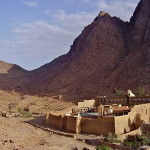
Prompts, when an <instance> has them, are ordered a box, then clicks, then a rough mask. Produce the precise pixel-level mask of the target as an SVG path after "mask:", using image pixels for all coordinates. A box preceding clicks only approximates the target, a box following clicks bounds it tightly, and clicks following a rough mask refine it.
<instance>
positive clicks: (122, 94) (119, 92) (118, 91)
mask: <svg viewBox="0 0 150 150" xmlns="http://www.w3.org/2000/svg"><path fill="white" fill-rule="evenodd" d="M116 95H117V96H124V95H125V91H123V90H116Z"/></svg>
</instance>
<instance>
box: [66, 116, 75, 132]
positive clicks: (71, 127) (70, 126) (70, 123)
mask: <svg viewBox="0 0 150 150" xmlns="http://www.w3.org/2000/svg"><path fill="white" fill-rule="evenodd" d="M76 121H77V117H73V116H67V127H66V131H67V132H69V133H76Z"/></svg>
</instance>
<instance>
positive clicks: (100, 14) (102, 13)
mask: <svg viewBox="0 0 150 150" xmlns="http://www.w3.org/2000/svg"><path fill="white" fill-rule="evenodd" d="M105 15H107V16H110V14H109V13H108V12H105V11H100V13H99V14H98V16H105Z"/></svg>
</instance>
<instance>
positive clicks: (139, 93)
mask: <svg viewBox="0 0 150 150" xmlns="http://www.w3.org/2000/svg"><path fill="white" fill-rule="evenodd" d="M137 96H145V89H144V87H139V88H138V92H137Z"/></svg>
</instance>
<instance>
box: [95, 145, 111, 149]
mask: <svg viewBox="0 0 150 150" xmlns="http://www.w3.org/2000/svg"><path fill="white" fill-rule="evenodd" d="M96 150H111V148H110V147H109V146H105V145H101V146H97V147H96Z"/></svg>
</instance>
